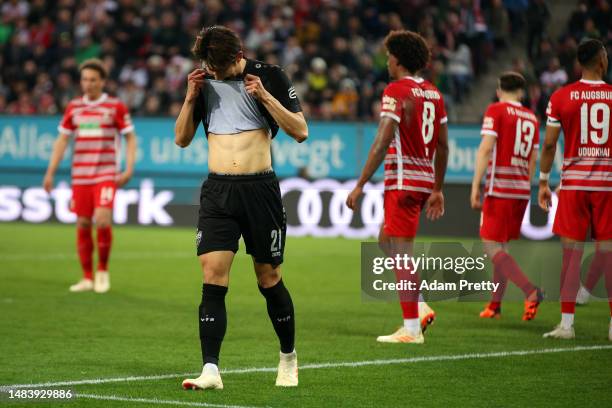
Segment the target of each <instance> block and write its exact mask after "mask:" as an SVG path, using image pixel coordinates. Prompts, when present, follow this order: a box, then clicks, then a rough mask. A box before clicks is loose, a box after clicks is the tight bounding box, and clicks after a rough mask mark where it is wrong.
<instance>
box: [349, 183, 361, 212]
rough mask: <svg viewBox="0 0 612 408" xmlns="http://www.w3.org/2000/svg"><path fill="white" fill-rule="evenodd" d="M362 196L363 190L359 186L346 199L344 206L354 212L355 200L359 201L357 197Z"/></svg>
mask: <svg viewBox="0 0 612 408" xmlns="http://www.w3.org/2000/svg"><path fill="white" fill-rule="evenodd" d="M362 194H363V188H362V187H359V186H357V187H355V188H354V189H353V191H351V192H350V194H349V195H348V197H347V198H346V206H347V207H348V208H350V209H351V210H355V207H356V206H357V200H359V197H361V195H362Z"/></svg>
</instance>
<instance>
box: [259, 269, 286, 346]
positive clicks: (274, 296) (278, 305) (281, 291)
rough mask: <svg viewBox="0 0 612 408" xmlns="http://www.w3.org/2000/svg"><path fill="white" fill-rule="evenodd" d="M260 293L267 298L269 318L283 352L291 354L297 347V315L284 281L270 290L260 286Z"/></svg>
mask: <svg viewBox="0 0 612 408" xmlns="http://www.w3.org/2000/svg"><path fill="white" fill-rule="evenodd" d="M259 291H260V292H261V294H262V295H264V297H265V298H266V305H267V306H268V316H270V320H271V321H272V325H273V326H274V331H276V335H277V336H278V340H279V341H280V348H281V351H282V352H283V353H291V352H292V351H293V349H294V347H295V315H294V313H293V302H292V301H291V295H290V294H289V291H288V290H287V288H286V287H285V285H284V284H283V280H282V279H281V280H280V281H278V283H277V284H276V285H274V286H272V287H270V288H262V287H261V286H259Z"/></svg>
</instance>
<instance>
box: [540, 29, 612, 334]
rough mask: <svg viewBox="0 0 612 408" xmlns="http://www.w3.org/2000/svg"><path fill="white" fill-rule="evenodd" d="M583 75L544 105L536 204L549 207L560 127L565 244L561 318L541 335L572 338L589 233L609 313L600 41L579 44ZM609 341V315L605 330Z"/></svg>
mask: <svg viewBox="0 0 612 408" xmlns="http://www.w3.org/2000/svg"><path fill="white" fill-rule="evenodd" d="M577 54H578V62H579V63H580V65H581V66H582V79H581V80H580V81H578V82H575V83H573V84H570V85H567V86H565V87H563V88H561V89H559V90H558V91H556V92H555V93H554V94H553V95H552V96H551V98H550V102H549V104H548V110H547V115H548V122H547V127H546V139H545V141H544V146H543V150H542V159H541V164H540V170H541V173H540V191H539V195H538V201H539V204H540V207H542V208H543V209H544V210H546V211H548V209H549V207H550V203H551V191H550V188H549V186H548V178H549V174H550V173H549V172H550V169H551V167H552V162H553V159H554V155H555V150H556V146H557V140H558V139H559V134H560V131H561V129H563V133H564V135H565V146H564V152H563V157H564V160H563V169H562V174H561V190H560V193H559V205H558V208H557V212H556V214H555V222H554V225H553V231H554V232H555V234H557V235H559V236H561V241H562V243H563V267H562V270H561V286H560V287H561V323H560V324H559V325H558V326H557V327H556V328H555V329H554V330H553V331H551V332H549V333H546V334H545V335H544V337H553V338H563V339H571V338H574V337H575V334H574V327H573V324H574V308H575V305H576V294H577V293H578V289H579V287H580V262H581V260H582V251H583V249H582V245H581V241H584V240H585V239H586V238H587V232H588V230H589V229H590V230H591V236H592V237H593V239H594V240H595V241H596V248H597V249H596V252H595V256H594V259H593V263H592V264H591V268H593V267H596V268H597V269H600V270H601V271H604V272H605V273H606V288H607V290H608V300H609V301H610V314H611V315H612V154H611V153H612V152H611V150H612V140H610V110H611V108H612V86H610V85H608V84H606V83H605V82H604V81H603V80H602V78H603V76H604V75H605V73H607V71H608V55H607V52H606V49H605V47H604V46H603V44H602V43H601V42H600V41H599V40H593V39H591V40H586V41H584V42H582V43H581V44H580V45H579V46H578V53H577ZM608 336H609V339H610V340H611V341H612V319H611V321H610V329H609V332H608Z"/></svg>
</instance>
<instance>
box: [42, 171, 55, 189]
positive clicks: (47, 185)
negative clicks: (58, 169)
mask: <svg viewBox="0 0 612 408" xmlns="http://www.w3.org/2000/svg"><path fill="white" fill-rule="evenodd" d="M43 188H44V189H45V191H46V192H47V193H51V190H53V176H52V175H50V174H45V178H44V179H43Z"/></svg>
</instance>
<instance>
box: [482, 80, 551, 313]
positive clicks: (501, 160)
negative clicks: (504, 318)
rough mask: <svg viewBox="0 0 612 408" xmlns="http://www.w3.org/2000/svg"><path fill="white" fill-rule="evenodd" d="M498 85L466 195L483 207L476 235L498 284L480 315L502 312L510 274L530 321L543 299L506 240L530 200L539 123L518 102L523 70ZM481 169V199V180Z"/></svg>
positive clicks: (517, 226) (514, 234)
mask: <svg viewBox="0 0 612 408" xmlns="http://www.w3.org/2000/svg"><path fill="white" fill-rule="evenodd" d="M498 84H499V85H498V88H497V97H498V99H499V102H497V103H493V104H491V105H489V107H488V108H487V111H486V112H485V115H484V119H483V124H482V130H481V131H480V133H481V135H482V141H481V142H480V147H479V148H478V153H477V155H476V167H475V171H474V178H473V180H472V193H471V196H470V203H471V206H472V208H473V209H477V210H482V214H481V218H480V220H481V222H480V238H481V239H482V242H483V245H484V249H485V251H486V253H487V255H488V256H489V259H491V261H492V262H493V267H494V272H493V281H494V282H495V283H498V284H499V286H498V288H497V291H496V292H494V293H493V294H492V299H491V302H490V303H489V304H488V305H487V306H486V307H485V309H484V310H483V311H482V312H481V313H480V317H482V318H499V317H500V316H501V301H502V298H503V296H504V292H505V290H506V285H507V282H508V279H510V280H511V281H512V282H514V283H515V284H516V285H517V286H518V287H519V288H520V289H521V290H522V291H523V293H524V294H525V299H526V300H525V311H524V313H523V320H532V319H533V318H535V315H536V313H537V310H538V306H539V304H540V302H541V301H542V297H543V296H542V292H541V291H540V290H539V289H538V288H536V287H535V286H534V285H533V284H532V283H531V282H530V281H529V279H528V278H527V276H525V274H523V271H521V268H520V267H519V265H518V264H517V263H516V261H515V260H514V259H513V258H512V256H511V255H510V254H509V253H508V242H509V241H510V240H512V239H518V237H519V235H520V230H521V223H522V222H523V216H524V215H525V209H526V208H527V205H528V203H529V195H530V192H531V179H532V178H533V173H534V171H535V165H536V159H537V155H538V142H539V133H540V132H539V124H538V119H537V118H536V116H535V114H534V113H533V112H532V111H531V110H529V109H527V108H525V107H523V106H522V105H521V99H522V98H523V92H524V89H525V78H523V76H522V75H521V74H519V73H516V72H506V73H503V74H502V75H501V76H500V77H499V81H498ZM485 171H486V175H487V179H486V186H485V199H484V204H483V203H482V202H481V194H480V183H481V181H482V177H483V176H484V175H485Z"/></svg>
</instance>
